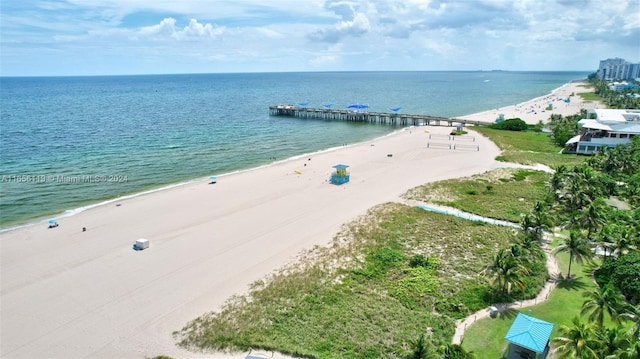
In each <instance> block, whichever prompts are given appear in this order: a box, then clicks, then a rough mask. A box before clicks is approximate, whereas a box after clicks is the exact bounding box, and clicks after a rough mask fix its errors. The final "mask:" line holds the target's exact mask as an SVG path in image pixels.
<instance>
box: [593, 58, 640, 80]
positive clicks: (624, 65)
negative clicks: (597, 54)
mask: <svg viewBox="0 0 640 359" xmlns="http://www.w3.org/2000/svg"><path fill="white" fill-rule="evenodd" d="M596 75H597V76H598V78H599V79H601V80H634V79H637V78H640V63H636V64H634V63H631V62H628V61H626V60H624V59H621V58H617V57H616V58H615V59H606V60H601V61H600V67H598V72H597V73H596Z"/></svg>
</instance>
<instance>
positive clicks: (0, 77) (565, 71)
mask: <svg viewBox="0 0 640 359" xmlns="http://www.w3.org/2000/svg"><path fill="white" fill-rule="evenodd" d="M482 72H487V73H492V72H493V73H495V72H508V73H550V74H553V73H595V72H596V70H501V69H492V70H481V69H480V70H335V71H330V70H322V71H255V72H251V71H245V72H175V73H131V74H115V73H114V74H75V75H74V74H59V75H53V74H50V75H45V74H40V75H2V74H0V79H2V78H78V77H97V78H100V77H136V76H140V77H144V76H179V75H185V76H195V75H268V74H286V75H289V74H322V73H326V74H343V73H482Z"/></svg>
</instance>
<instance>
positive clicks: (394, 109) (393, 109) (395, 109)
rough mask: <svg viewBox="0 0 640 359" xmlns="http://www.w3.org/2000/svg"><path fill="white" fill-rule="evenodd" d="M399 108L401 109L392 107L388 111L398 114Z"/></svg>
mask: <svg viewBox="0 0 640 359" xmlns="http://www.w3.org/2000/svg"><path fill="white" fill-rule="evenodd" d="M401 108H402V107H392V108H390V109H389V110H391V111H393V112H398V111H400V109H401Z"/></svg>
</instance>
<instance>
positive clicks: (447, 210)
mask: <svg viewBox="0 0 640 359" xmlns="http://www.w3.org/2000/svg"><path fill="white" fill-rule="evenodd" d="M405 202H406V203H408V204H411V205H415V206H418V207H420V208H422V209H424V210H427V211H433V212H438V213H444V214H449V215H453V216H456V217H460V218H465V219H469V220H475V221H483V222H487V223H492V224H496V225H502V226H509V227H520V226H519V225H517V224H515V223H512V222H506V221H499V220H495V219H493V218H486V217H481V216H478V215H474V214H470V213H466V212H463V211H460V210H459V209H456V208H452V207H445V206H439V205H434V204H431V203H430V204H428V205H427V204H425V203H422V202H414V201H405ZM552 240H553V236H552V235H549V234H547V233H545V235H544V242H543V245H542V249H543V250H544V252H545V255H546V257H547V270H548V272H549V276H550V278H549V280H548V281H547V283H546V284H545V286H544V288H542V290H541V291H540V293H538V295H537V296H536V297H535V298H533V299H527V300H522V301H519V302H514V303H498V304H494V305H493V307H495V308H497V310H498V313H500V314H502V313H504V312H506V311H509V310H514V309H517V308H525V307H530V306H533V305H536V304H538V303H541V302H543V301H545V300H547V299H548V298H549V293H551V291H552V290H553V289H554V288H555V287H556V284H557V282H558V280H559V279H560V275H561V274H560V267H559V266H558V262H557V261H556V258H555V256H554V255H553V253H551V248H549V243H550V242H552ZM490 314H491V311H490V308H486V309H481V310H479V311H477V312H475V313H473V314H471V315H470V316H468V317H466V318H464V319H460V320H457V321H456V331H455V334H454V335H453V339H452V340H451V343H452V344H460V343H462V339H463V338H464V332H465V331H466V330H467V327H469V326H470V325H471V324H473V323H474V322H475V321H476V320H478V319H483V318H488V317H489V316H490Z"/></svg>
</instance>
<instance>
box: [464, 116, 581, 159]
mask: <svg viewBox="0 0 640 359" xmlns="http://www.w3.org/2000/svg"><path fill="white" fill-rule="evenodd" d="M473 130H474V131H477V132H479V133H481V134H483V135H485V136H487V137H489V138H490V139H491V141H493V142H495V144H496V145H497V146H498V147H499V148H500V149H501V150H502V154H501V155H500V156H498V157H497V158H496V159H497V160H499V161H503V162H513V163H521V164H525V165H534V164H537V163H541V164H544V165H547V166H549V167H551V168H554V167H557V166H559V165H562V164H564V165H575V164H579V163H582V162H583V161H584V160H585V157H583V156H578V155H571V154H561V153H560V151H561V150H562V148H560V147H558V146H556V145H554V144H553V143H552V142H551V139H550V137H549V136H550V135H549V134H548V133H544V132H533V131H526V132H520V131H503V130H495V129H492V128H489V127H485V126H477V127H473Z"/></svg>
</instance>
